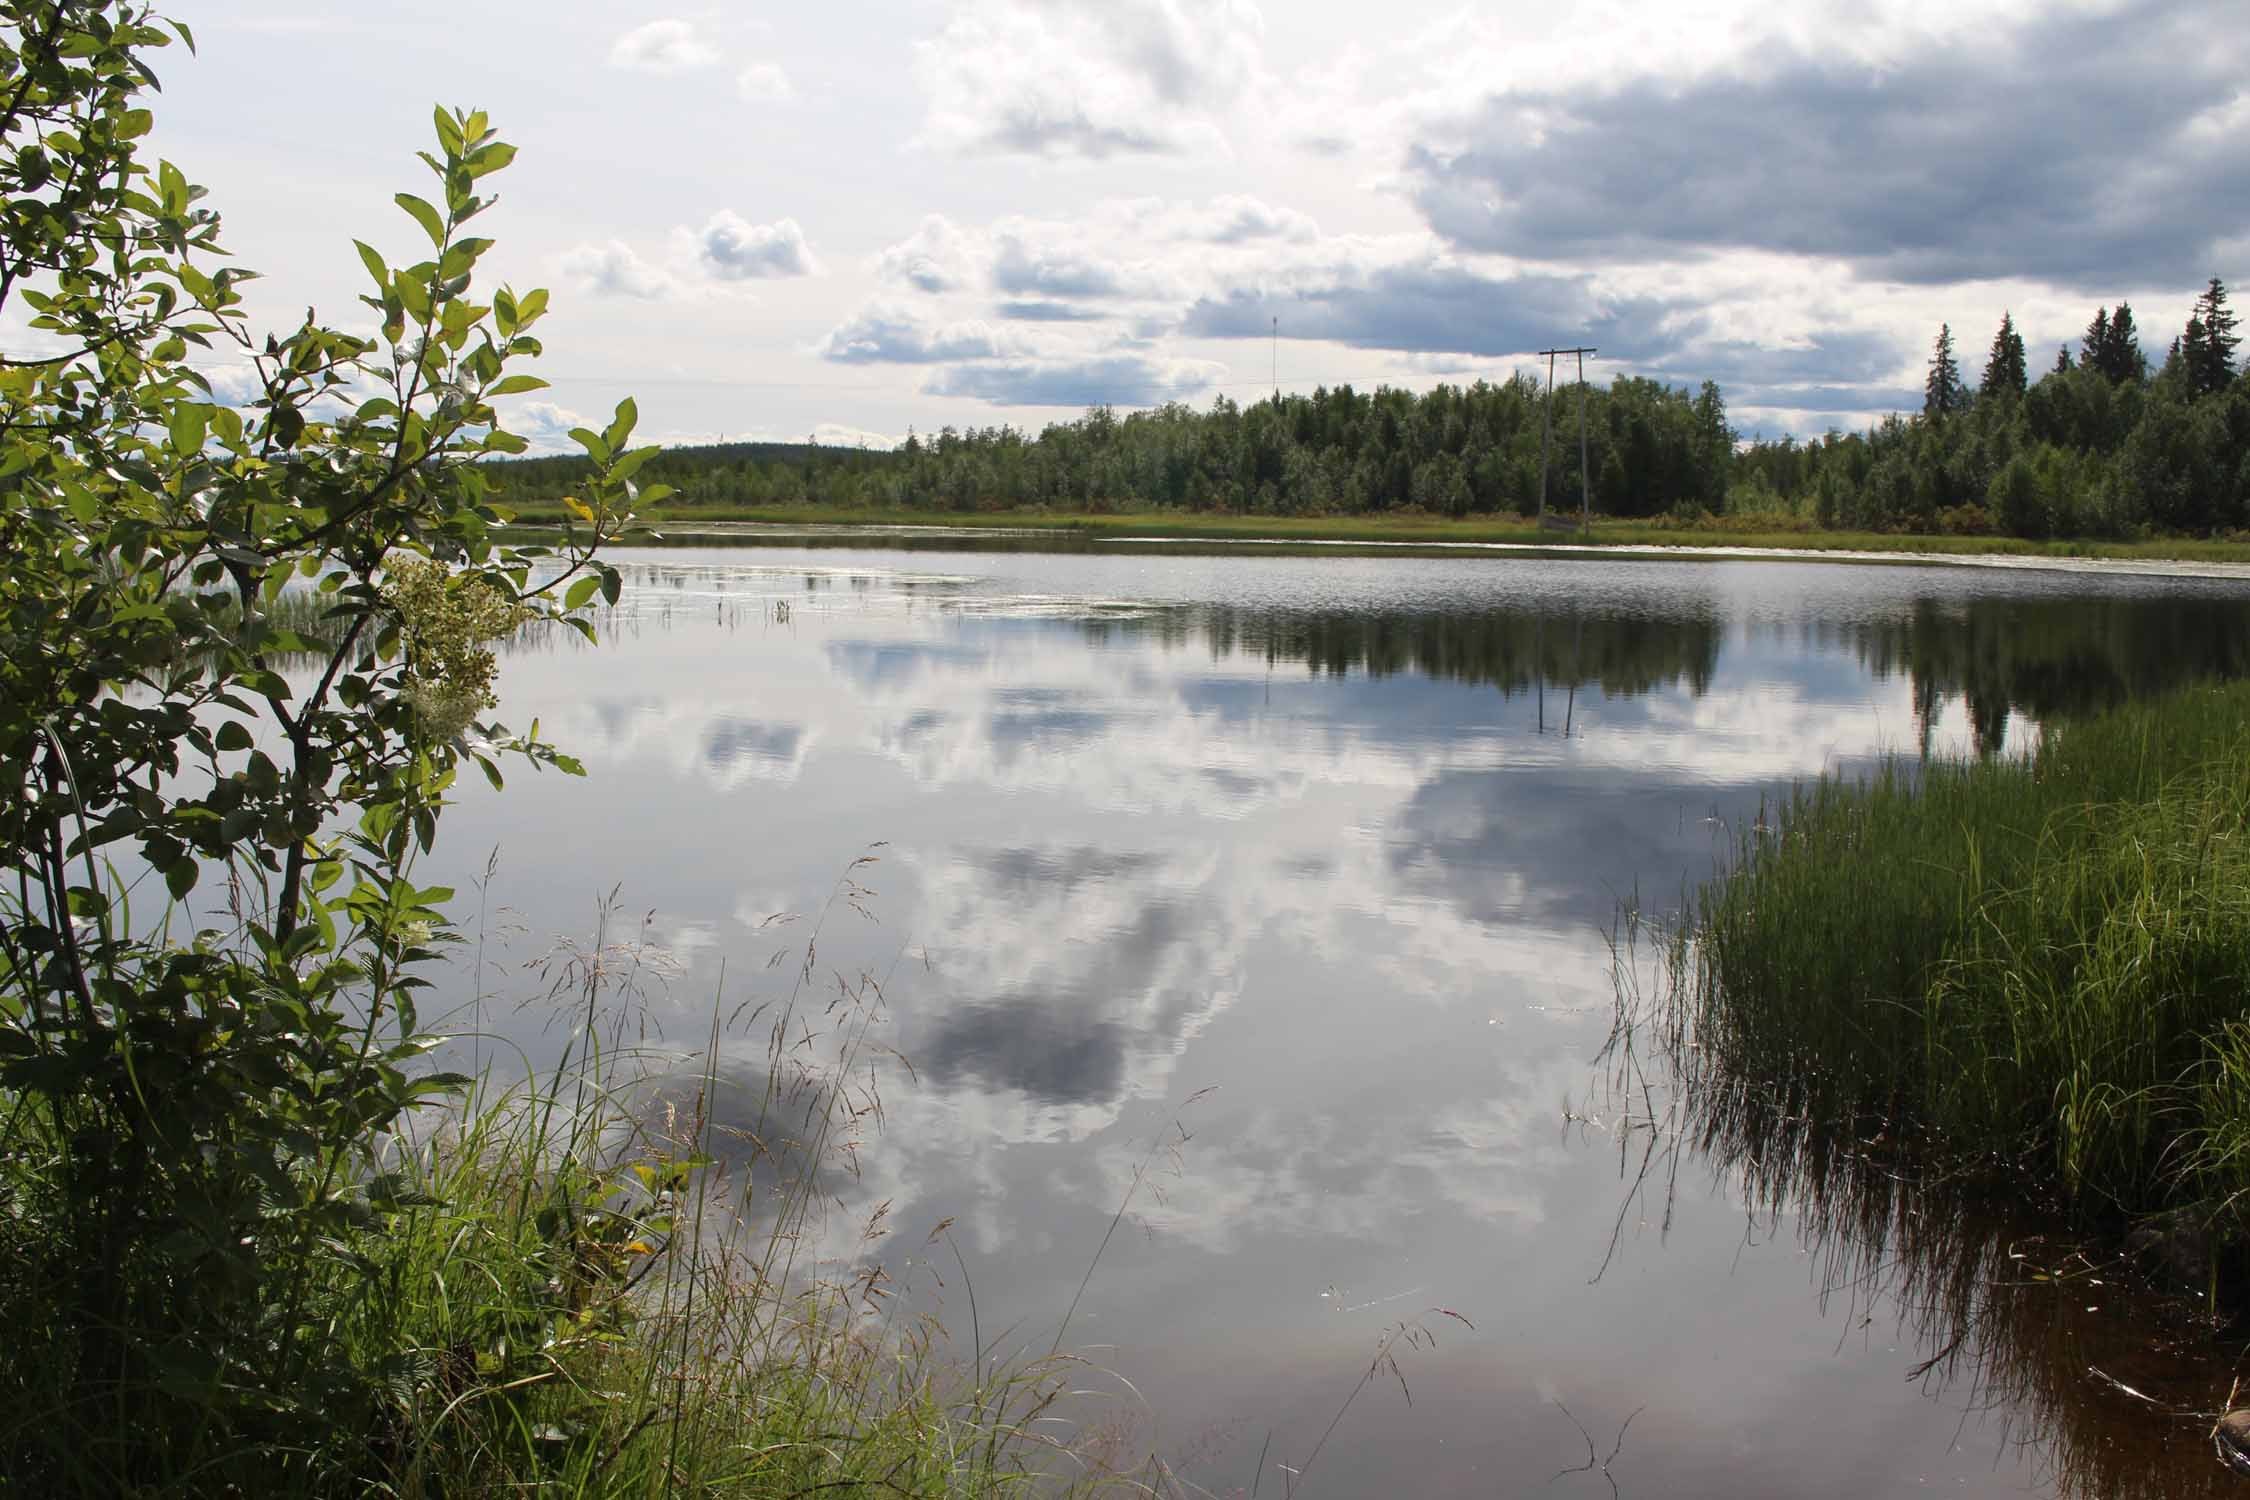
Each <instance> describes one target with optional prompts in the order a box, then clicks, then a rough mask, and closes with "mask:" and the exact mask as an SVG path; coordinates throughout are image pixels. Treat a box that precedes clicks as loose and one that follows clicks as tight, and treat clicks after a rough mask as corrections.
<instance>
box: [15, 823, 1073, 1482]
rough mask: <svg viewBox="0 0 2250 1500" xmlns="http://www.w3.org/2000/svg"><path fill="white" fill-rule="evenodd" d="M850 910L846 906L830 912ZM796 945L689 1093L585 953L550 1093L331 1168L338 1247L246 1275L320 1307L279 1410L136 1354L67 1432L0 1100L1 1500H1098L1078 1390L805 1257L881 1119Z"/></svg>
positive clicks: (602, 969) (733, 1021) (282, 1295)
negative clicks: (775, 985) (1072, 1419)
mask: <svg viewBox="0 0 2250 1500" xmlns="http://www.w3.org/2000/svg"><path fill="white" fill-rule="evenodd" d="M856 868H857V867H856V866H855V869H856ZM861 894H863V893H862V892H860V891H859V888H858V887H857V886H856V885H855V884H854V883H853V882H852V880H851V878H850V877H849V876H847V877H846V879H845V880H844V882H842V883H841V884H840V885H839V887H838V890H837V897H836V902H835V903H832V905H833V904H851V903H854V902H856V901H857V899H858V897H859V896H860V895H861ZM816 940H817V924H816V938H815V939H809V940H808V941H807V943H806V945H805V948H804V958H803V962H802V964H801V966H800V967H799V968H798V970H797V972H796V974H795V975H794V984H793V986H792V987H791V988H790V989H789V991H788V992H787V993H786V994H785V995H783V996H781V997H779V998H777V999H776V1000H774V1001H772V1002H769V1003H767V1004H765V1005H762V1006H758V1007H756V1008H754V1009H753V1008H749V1007H747V1006H736V1007H735V1008H734V1009H733V1010H731V1011H723V1010H722V1009H721V1004H720V1002H715V1003H714V1007H713V1012H712V1016H711V1021H710V1027H709V1031H708V1035H707V1036H706V1038H705V1039H704V1045H703V1047H702V1048H701V1049H700V1052H699V1054H697V1056H696V1058H695V1059H693V1064H694V1065H693V1066H691V1067H690V1068H689V1069H688V1071H686V1072H685V1073H684V1074H683V1073H681V1072H680V1071H679V1070H678V1067H677V1059H674V1060H673V1061H674V1067H673V1069H672V1070H671V1071H669V1072H665V1073H657V1074H652V1073H651V1072H650V1071H649V1069H648V1067H647V1066H646V1064H647V1059H645V1058H641V1057H636V1056H632V1055H628V1054H627V1053H625V1052H623V1051H621V1050H618V1048H617V1042H616V1039H617V1038H618V1037H619V1036H620V1035H621V1033H622V1029H623V1028H622V1024H621V1022H620V1019H619V1010H618V1008H619V1006H620V1005H621V1004H624V1003H626V1002H625V1001H624V1000H623V999H622V996H623V993H624V992H625V991H628V990H630V989H631V987H632V976H633V971H634V965H635V964H636V963H637V958H636V956H635V954H634V953H633V951H632V948H631V945H612V944H604V943H601V942H597V943H596V944H595V945H594V947H593V948H591V949H589V950H586V951H584V952H581V953H576V954H573V955H570V956H569V958H568V960H567V961H566V962H564V963H562V964H560V965H559V966H557V967H556V968H555V969H554V970H553V971H552V972H553V974H554V988H553V989H552V990H551V992H550V994H549V996H548V997H547V998H548V999H550V1000H552V1001H553V1002H555V1003H558V1004H560V1005H563V1006H565V1007H567V1009H568V1011H569V1013H570V1014H571V1015H572V1017H573V1021H572V1027H571V1033H572V1034H571V1041H570V1044H569V1046H568V1048H567V1049H566V1052H565V1055H564V1057H563V1059H562V1060H561V1061H560V1062H559V1063H557V1064H556V1065H555V1066H553V1067H552V1068H550V1069H547V1070H545V1071H543V1072H541V1073H539V1074H536V1075H533V1076H530V1077H527V1078H521V1079H519V1080H516V1081H510V1082H507V1083H504V1084H503V1083H500V1082H497V1081H496V1079H497V1077H498V1075H487V1076H486V1077H485V1078H484V1079H481V1080H479V1081H478V1082H477V1084H476V1085H475V1086H474V1087H473V1088H471V1089H470V1090H469V1091H468V1092H467V1093H466V1094H465V1095H464V1096H462V1097H461V1098H459V1099H458V1100H456V1101H455V1102H454V1103H453V1104H452V1105H451V1106H449V1107H448V1108H446V1109H445V1110H444V1111H442V1112H441V1113H436V1114H435V1117H434V1118H433V1119H431V1120H430V1121H428V1122H427V1123H426V1124H425V1125H423V1126H422V1127H421V1128H420V1129H418V1130H414V1131H411V1132H392V1133H387V1134H385V1135H382V1136H380V1137H371V1138H368V1139H365V1140H362V1141H359V1142H356V1143H353V1145H352V1148H351V1151H350V1159H351V1166H350V1168H349V1170H350V1171H351V1172H352V1173H353V1174H354V1176H355V1179H356V1187H355V1189H354V1193H353V1197H354V1201H355V1203H356V1205H357V1211H356V1213H355V1214H354V1216H353V1221H352V1226H351V1228H350V1230H349V1232H348V1233H347V1234H346V1235H344V1236H343V1237H342V1239H341V1240H340V1241H339V1242H337V1243H333V1244H330V1245H327V1246H324V1247H322V1248H321V1251H320V1253H317V1254H316V1253H310V1252H309V1251H308V1250H304V1249H302V1248H301V1247H300V1248H299V1249H297V1250H293V1249H292V1247H291V1246H290V1245H289V1244H287V1243H286V1242H284V1243H280V1244H277V1245H276V1246H275V1247H273V1249H272V1251H271V1252H270V1253H268V1254H266V1255H263V1256H261V1257H260V1258H259V1259H258V1261H257V1262H256V1264H257V1268H258V1269H257V1274H258V1275H259V1276H261V1277H262V1278H263V1281H262V1284H261V1287H260V1288H259V1294H260V1296H261V1297H262V1298H264V1299H266V1300H267V1301H269V1302H271V1303H273V1304H275V1305H279V1304H282V1303H288V1304H289V1305H291V1306H292V1307H296V1308H303V1309H309V1310H310V1312H309V1315H308V1316H309V1320H310V1321H311V1322H312V1323H314V1324H316V1325H318V1326H319V1327H320V1328H321V1329H322V1330H323V1336H322V1340H321V1342H322V1348H321V1349H320V1350H319V1357H318V1358H316V1359H311V1360H307V1361H304V1362H303V1364H302V1368H303V1370H304V1382H303V1383H302V1384H301V1385H300V1386H298V1387H297V1388H292V1389H278V1388H277V1389H273V1390H270V1391H242V1390H233V1391H219V1390H216V1389H213V1388H211V1387H210V1386H209V1385H208V1383H207V1381H206V1379H205V1377H204V1375H203V1374H202V1372H199V1371H198V1370H196V1369H194V1368H192V1367H188V1366H184V1365H182V1366H176V1367H167V1366H166V1365H165V1363H164V1361H163V1360H162V1359H161V1358H157V1359H155V1360H154V1361H152V1367H153V1368H155V1369H157V1370H158V1371H160V1372H161V1373H160V1374H159V1375H158V1377H157V1378H155V1379H153V1380H151V1381H149V1382H148V1383H146V1384H144V1385H142V1386H139V1387H137V1388H134V1389H130V1390H124V1391H121V1392H118V1393H117V1397H118V1399H117V1401H116V1403H115V1408H114V1410H112V1409H107V1408H106V1407H105V1409H104V1410H100V1411H81V1410H72V1409H66V1408H65V1407H63V1406H61V1405H59V1404H58V1393H61V1392H65V1391H68V1390H69V1389H71V1381H70V1380H69V1379H68V1378H67V1371H68V1370H69V1369H70V1367H71V1364H72V1362H73V1361H74V1360H75V1359H78V1358H80V1357H81V1353H80V1351H81V1346H82V1345H83V1343H84V1340H85V1339H86V1338H87V1337H88V1332H87V1329H86V1328H85V1326H84V1318H85V1313H86V1309H85V1308H84V1307H83V1306H80V1305H78V1304H77V1303H76V1302H74V1301H73V1300H72V1296H71V1287H72V1286H73V1285H74V1284H75V1283H72V1282H70V1281H68V1280H67V1279H63V1278H57V1277H52V1276H45V1275H42V1274H40V1267H41V1265H42V1264H43V1261H42V1256H41V1254H40V1251H39V1244H40V1241H41V1239H42V1237H43V1236H48V1237H51V1235H52V1231H53V1227H54V1226H53V1225H52V1224H51V1223H47V1222H44V1221H43V1219H42V1205H45V1204H49V1203H51V1202H53V1201H54V1195H53V1194H52V1193H51V1192H49V1191H47V1187H48V1184H47V1183H46V1181H45V1180H44V1179H45V1177H47V1176H51V1174H52V1173H53V1172H54V1171H55V1170H57V1163H58V1162H59V1161H60V1160H62V1159H63V1158H64V1157H65V1156H66V1155H67V1150H66V1149H65V1147H66V1144H67V1143H57V1142H53V1141H48V1140H44V1139H42V1133H41V1125H40V1116H39V1115H38V1114H37V1113H36V1112H34V1111H29V1110H26V1109H24V1108H22V1107H21V1104H20V1101H16V1100H12V1099H6V1098H0V1144H4V1145H5V1147H6V1150H5V1151H4V1152H0V1320H4V1324H5V1326H6V1328H7V1329H8V1338H9V1350H8V1357H7V1358H6V1359H4V1360H0V1413H4V1415H0V1491H4V1492H6V1493H10V1494H14V1493H22V1494H40V1495H87V1496H91V1495H104V1496H112V1495H120V1494H163V1495H250V1494H255V1495H260V1496H266V1495H277V1496H328V1495H353V1496H357V1495H386V1496H398V1497H438V1496H461V1495H479V1494H501V1493H537V1494H555V1495H569V1496H588V1497H620V1500H622V1497H627V1496H636V1497H637V1496H654V1495H712V1496H742V1497H759V1500H772V1497H785V1496H786V1497H796V1496H807V1495H815V1494H818V1495H822V1496H843V1497H852V1496H876V1495H882V1496H899V1495H912V1496H928V1497H951V1496H993V1495H1004V1494H1009V1493H1014V1492H1017V1491H1019V1490H1024V1489H1029V1488H1032V1487H1035V1486H1036V1487H1037V1488H1038V1489H1039V1490H1040V1492H1041V1493H1070V1492H1075V1491H1078V1490H1082V1489H1085V1488H1087V1487H1088V1484H1089V1481H1088V1479H1087V1477H1086V1475H1085V1474H1084V1473H1083V1472H1080V1471H1078V1470H1075V1469H1074V1467H1073V1464H1074V1457H1073V1455H1072V1454H1070V1453H1069V1452H1068V1451H1067V1450H1066V1449H1064V1448H1062V1447H1061V1446H1059V1445H1058V1444H1057V1443H1056V1442H1054V1441H1052V1440H1050V1439H1048V1438H1046V1437H1044V1436H1042V1434H1043V1432H1044V1431H1045V1430H1046V1429H1045V1427H1044V1426H1043V1425H1040V1424H1039V1419H1040V1418H1041V1417H1042V1415H1043V1414H1045V1413H1046V1411H1047V1409H1048V1407H1049V1406H1050V1405H1051V1404H1052V1403H1053V1402H1055V1400H1056V1399H1057V1398H1058V1396H1059V1395H1060V1393H1061V1391H1062V1389H1063V1377H1064V1376H1065V1375H1066V1374H1067V1373H1070V1372H1072V1371H1073V1370H1074V1369H1075V1368H1076V1367H1077V1364H1078V1362H1077V1361H1074V1360H1072V1359H1069V1358H1068V1357H1065V1356H1059V1355H1057V1356H1052V1357H1049V1358H1047V1359H1043V1360H1025V1361H1018V1362H1016V1363H1014V1364H1012V1365H1011V1364H1006V1363H1002V1362H988V1361H984V1360H981V1359H980V1360H979V1361H977V1362H976V1363H975V1364H973V1365H972V1364H968V1363H966V1362H961V1361H957V1360H954V1359H951V1358H949V1357H948V1356H946V1354H945V1353H944V1352H943V1349H944V1345H943V1336H942V1330H940V1329H938V1328H937V1327H936V1326H935V1325H934V1324H933V1323H930V1322H927V1321H923V1320H921V1319H919V1318H917V1317H913V1316H906V1317H904V1318H903V1319H902V1317H901V1315H900V1314H899V1313H898V1312H897V1311H896V1308H897V1306H898V1304H899V1303H901V1302H903V1301H904V1299H903V1298H899V1297H896V1296H895V1295H894V1293H895V1289H894V1288H892V1287H890V1286H889V1285H888V1283H887V1282H886V1281H885V1280H884V1278H883V1277H882V1275H881V1273H880V1272H879V1271H866V1272H862V1273H860V1274H859V1275H857V1276H856V1277H854V1278H853V1279H851V1280H849V1281H845V1282H837V1281H834V1280H829V1279H823V1278H822V1277H820V1276H817V1275H814V1274H812V1271H811V1269H810V1267H809V1265H808V1262H809V1260H810V1256H809V1255H808V1254H807V1253H806V1252H805V1251H804V1248H803V1247H804V1246H805V1244H806V1243H807V1241H808V1237H809V1236H810V1235H811V1234H812V1233H813V1232H814V1231H815V1230H817V1229H818V1228H819V1227H820V1226H819V1223H818V1220H819V1216H820V1215H821V1214H822V1213H823V1212H824V1211H825V1204H826V1201H827V1193H826V1190H825V1189H824V1188H823V1186H822V1184H823V1179H824V1174H825V1173H826V1172H827V1171H829V1170H830V1169H831V1168H833V1167H834V1166H835V1165H836V1162H837V1160H838V1159H839V1157H840V1156H842V1155H844V1154H847V1153H848V1152H849V1151H850V1150H851V1149H852V1148H853V1146H854V1145H855V1144H856V1141H855V1139H854V1137H855V1134H856V1132H857V1131H858V1130H859V1128H860V1126H861V1124H862V1122H863V1121H864V1120H865V1119H866V1118H867V1116H868V1115H869V1114H870V1112H871V1111H872V1110H873V1109H874V1108H875V1107H876V1106H877V1103H878V1101H876V1100H874V1099H873V1098H872V1097H871V1095H870V1094H869V1093H868V1092H867V1091H868V1090H871V1089H872V1088H873V1087H874V1085H873V1084H872V1083H870V1082H865V1081H864V1080H866V1079H867V1078H868V1077H869V1074H870V1070H869V1066H868V1064H869V1061H870V1060H871V1059H870V1055H869V1051H868V1049H869V1047H870V1040H869V1039H870V1035H871V1030H872V1028H873V1027H874V1026H875V1024H876V1023H877V1021H878V1019H879V1015H880V1011H881V1006H882V993H881V986H880V984H879V983H878V982H877V981H876V980H874V979H873V978H871V977H868V976H861V977H860V978H859V979H858V980H856V981H845V980H842V979H837V980H835V981H834V983H833V984H831V985H829V986H828V989H827V991H826V992H824V993H818V994H816V993H815V985H814V974H815V971H814V966H813V953H814V951H815V948H814V944H815V941H816ZM728 1003H731V1002H728ZM746 1036H747V1037H748V1038H753V1039H754V1038H762V1040H763V1042H764V1049H765V1055H764V1062H763V1066H762V1067H756V1066H754V1067H752V1068H751V1069H750V1077H751V1081H750V1082H749V1083H747V1084H744V1083H743V1082H741V1081H740V1079H738V1078H735V1077H732V1076H730V1075H728V1074H726V1073H723V1072H722V1071H721V1069H720V1068H719V1066H718V1064H717V1061H716V1059H717V1058H718V1056H719V1054H720V1050H721V1045H722V1043H723V1042H734V1041H740V1040H743V1039H745V1037H746ZM730 1091H731V1094H730ZM722 1119H726V1120H731V1121H732V1123H731V1124H727V1123H721V1121H722ZM198 1290H199V1289H198V1288H197V1287H196V1286H195V1285H193V1284H192V1283H188V1282H183V1281H177V1280H175V1281H173V1282H171V1283H169V1284H166V1285H163V1286H156V1285H150V1286H146V1287H142V1288H140V1291H141V1292H142V1293H144V1294H146V1295H151V1296H169V1297H175V1298H181V1297H194V1296H196V1295H197V1294H198ZM119 1333H120V1334H121V1336H124V1337H127V1338H132V1337H137V1336H138V1335H137V1334H136V1331H135V1329H133V1328H125V1329H122V1330H119ZM243 1336H244V1337H245V1338H255V1337H257V1336H258V1335H257V1332H256V1330H254V1329H246V1330H243ZM159 1354H161V1351H159Z"/></svg>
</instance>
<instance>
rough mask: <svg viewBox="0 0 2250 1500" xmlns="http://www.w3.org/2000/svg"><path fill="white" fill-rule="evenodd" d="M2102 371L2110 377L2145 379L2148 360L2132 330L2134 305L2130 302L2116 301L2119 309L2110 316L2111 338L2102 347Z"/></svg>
mask: <svg viewBox="0 0 2250 1500" xmlns="http://www.w3.org/2000/svg"><path fill="white" fill-rule="evenodd" d="M2102 373H2103V374H2104V375H2107V376H2108V377H2109V378H2110V379H2111V380H2132V381H2139V380H2145V379H2146V378H2147V377H2148V360H2147V358H2146V357H2144V356H2143V355H2142V353H2141V342H2140V339H2139V338H2138V337H2137V336H2136V334H2135V333H2134V330H2133V307H2132V304H2131V303H2129V302H2120V303H2118V304H2117V311H2115V312H2113V313H2111V314H2110V315H2109V339H2108V342H2106V343H2105V344H2104V345H2103V346H2102Z"/></svg>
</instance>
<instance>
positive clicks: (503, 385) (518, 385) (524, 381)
mask: <svg viewBox="0 0 2250 1500" xmlns="http://www.w3.org/2000/svg"><path fill="white" fill-rule="evenodd" d="M546 389H547V382H546V381H544V380H541V379H540V378H539V377H538V376H536V375H510V376H509V377H508V378H507V379H505V380H503V381H501V382H500V383H499V384H498V385H495V386H494V387H493V388H492V389H491V390H489V391H486V392H485V394H486V395H487V396H520V395H522V394H523V393H524V392H525V391H543V390H546Z"/></svg>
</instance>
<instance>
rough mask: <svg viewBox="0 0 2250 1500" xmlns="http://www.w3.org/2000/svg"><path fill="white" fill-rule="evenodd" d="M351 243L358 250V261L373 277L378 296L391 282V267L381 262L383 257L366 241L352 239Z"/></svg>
mask: <svg viewBox="0 0 2250 1500" xmlns="http://www.w3.org/2000/svg"><path fill="white" fill-rule="evenodd" d="M352 244H353V246H354V247H355V248H357V249H358V251H359V263H360V264H361V265H363V266H365V267H367V274H368V275H370V276H372V277H374V278H375V291H376V294H377V295H378V296H380V295H381V294H382V292H383V291H384V290H385V289H386V288H387V287H389V286H390V284H391V268H390V267H389V266H386V265H384V264H383V257H382V256H381V255H379V254H378V253H376V250H375V247H374V246H373V245H370V244H368V243H367V241H365V240H353V241H352Z"/></svg>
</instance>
